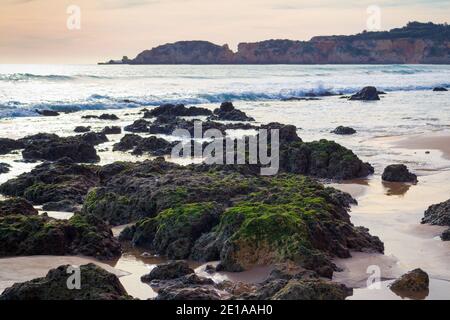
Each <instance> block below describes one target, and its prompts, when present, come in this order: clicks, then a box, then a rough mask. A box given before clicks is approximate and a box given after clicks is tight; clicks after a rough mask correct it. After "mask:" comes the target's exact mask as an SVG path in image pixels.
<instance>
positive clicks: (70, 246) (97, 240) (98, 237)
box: [0, 214, 121, 260]
mask: <svg viewBox="0 0 450 320" xmlns="http://www.w3.org/2000/svg"><path fill="white" fill-rule="evenodd" d="M67 254H70V255H85V256H92V257H95V258H98V259H106V260H108V259H113V258H117V257H118V256H120V254H121V249H120V243H119V242H118V241H117V240H116V239H115V238H114V236H113V234H112V232H111V229H109V227H108V226H107V225H106V224H104V222H103V221H101V220H100V219H97V218H95V217H94V216H92V215H83V216H82V215H80V214H75V215H74V216H73V217H72V218H70V219H69V220H56V219H52V218H49V217H47V216H44V215H43V216H23V215H14V216H6V217H0V257H11V256H30V255H67Z"/></svg>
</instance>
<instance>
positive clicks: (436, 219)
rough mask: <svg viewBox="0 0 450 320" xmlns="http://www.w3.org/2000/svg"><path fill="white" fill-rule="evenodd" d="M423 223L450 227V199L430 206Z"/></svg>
mask: <svg viewBox="0 0 450 320" xmlns="http://www.w3.org/2000/svg"><path fill="white" fill-rule="evenodd" d="M422 223H428V224H432V225H437V226H449V227H450V200H447V201H445V202H442V203H439V204H435V205H432V206H430V207H429V208H428V209H427V211H425V217H424V218H423V219H422Z"/></svg>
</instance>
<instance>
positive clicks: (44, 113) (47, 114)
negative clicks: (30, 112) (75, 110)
mask: <svg viewBox="0 0 450 320" xmlns="http://www.w3.org/2000/svg"><path fill="white" fill-rule="evenodd" d="M35 111H36V113H38V114H39V115H41V116H44V117H57V116H59V113H58V112H56V111H53V110H35Z"/></svg>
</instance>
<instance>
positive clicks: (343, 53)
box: [123, 22, 450, 64]
mask: <svg viewBox="0 0 450 320" xmlns="http://www.w3.org/2000/svg"><path fill="white" fill-rule="evenodd" d="M123 63H130V64H419V63H423V64H450V27H449V26H447V25H446V24H443V25H437V24H433V23H419V22H411V23H409V24H408V25H407V26H406V27H403V28H399V29H393V30H391V31H385V32H363V33H360V34H357V35H352V36H321V37H314V38H312V39H311V40H310V41H293V40H267V41H261V42H254V43H241V44H239V46H238V51H237V52H236V53H234V52H233V51H231V50H230V48H229V47H228V45H224V46H219V45H216V44H213V43H211V42H207V41H180V42H176V43H173V44H165V45H162V46H159V47H156V48H154V49H151V50H146V51H144V52H142V53H140V54H139V55H138V56H137V57H136V58H135V59H133V60H126V61H123Z"/></svg>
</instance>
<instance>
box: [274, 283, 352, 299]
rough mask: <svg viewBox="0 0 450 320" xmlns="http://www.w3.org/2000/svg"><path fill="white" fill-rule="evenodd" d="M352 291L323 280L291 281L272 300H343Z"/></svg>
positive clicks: (341, 285)
mask: <svg viewBox="0 0 450 320" xmlns="http://www.w3.org/2000/svg"><path fill="white" fill-rule="evenodd" d="M352 293H353V290H352V289H349V288H347V287H346V286H345V285H343V284H337V283H333V282H330V281H324V280H291V281H289V282H288V283H287V284H286V286H285V287H283V288H282V289H281V290H280V291H278V292H277V293H276V294H275V295H274V296H273V297H272V299H273V300H345V298H347V297H348V296H350V295H352Z"/></svg>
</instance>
